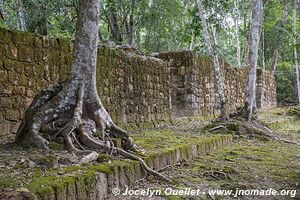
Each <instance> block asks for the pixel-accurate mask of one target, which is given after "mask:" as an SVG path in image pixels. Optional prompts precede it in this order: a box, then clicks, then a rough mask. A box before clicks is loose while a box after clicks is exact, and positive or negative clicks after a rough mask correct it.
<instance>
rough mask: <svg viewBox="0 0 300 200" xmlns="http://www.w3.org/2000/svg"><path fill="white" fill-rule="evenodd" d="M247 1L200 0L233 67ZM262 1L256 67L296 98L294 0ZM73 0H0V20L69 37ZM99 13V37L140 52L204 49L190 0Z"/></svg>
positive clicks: (147, 1) (240, 51)
mask: <svg viewBox="0 0 300 200" xmlns="http://www.w3.org/2000/svg"><path fill="white" fill-rule="evenodd" d="M251 3H252V2H251V1H250V0H243V1H242V0H214V1H209V0H205V1H204V2H203V4H204V7H205V11H206V19H207V23H208V29H209V32H210V34H211V35H212V36H214V38H215V40H216V45H217V53H218V55H219V57H220V58H222V59H224V60H226V61H227V62H228V63H230V64H231V65H235V66H238V67H244V66H246V64H247V60H248V51H249V42H248V41H249V37H250V29H251V27H250V24H251V21H250V20H251V9H252V5H251ZM263 3H264V16H263V24H262V29H261V33H260V34H261V40H260V46H259V58H258V68H263V69H268V70H271V71H273V72H274V73H275V75H276V78H277V94H278V102H282V101H295V99H296V97H295V96H296V95H295V93H296V89H295V88H296V87H295V86H296V84H295V82H296V81H295V61H296V59H295V56H294V47H298V46H299V45H297V44H298V40H299V36H298V35H299V34H298V33H299V32H300V23H299V22H300V21H299V16H298V15H299V13H300V7H299V6H298V3H299V2H298V1H297V0H296V1H295V2H294V1H290V0H264V1H263ZM76 6H77V1H76V0H51V1H50V0H0V26H1V27H5V28H8V29H12V30H15V29H16V30H23V31H28V32H32V33H35V34H40V35H48V36H50V37H60V38H67V39H73V36H74V32H75V23H76V21H77V14H76V12H77V8H76ZM294 10H297V14H296V16H295V13H296V12H293V11H294ZM298 10H299V11H298ZM100 13H101V16H100V30H99V35H100V40H101V42H102V43H115V44H118V45H120V44H122V45H123V44H124V45H132V46H134V47H136V48H138V49H139V50H140V51H142V52H144V53H145V54H151V53H152V52H162V51H170V50H172V51H173V50H182V49H190V50H193V51H196V52H198V53H200V54H202V55H206V54H207V48H206V47H205V45H204V41H203V35H202V34H203V33H202V27H201V20H200V17H199V16H198V12H197V6H196V3H195V1H194V0H103V1H102V5H101V11H100ZM294 17H296V21H295V18H294ZM294 22H296V24H294ZM294 25H295V26H294ZM295 44H296V45H295Z"/></svg>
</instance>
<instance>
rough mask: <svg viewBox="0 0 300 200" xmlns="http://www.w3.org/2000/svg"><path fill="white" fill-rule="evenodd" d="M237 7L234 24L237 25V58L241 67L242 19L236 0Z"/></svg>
mask: <svg viewBox="0 0 300 200" xmlns="http://www.w3.org/2000/svg"><path fill="white" fill-rule="evenodd" d="M234 4H235V5H234V7H235V15H236V16H235V18H234V26H235V36H236V58H237V64H238V66H239V67H241V44H240V31H239V29H240V28H239V21H240V12H239V1H238V0H235V1H234Z"/></svg>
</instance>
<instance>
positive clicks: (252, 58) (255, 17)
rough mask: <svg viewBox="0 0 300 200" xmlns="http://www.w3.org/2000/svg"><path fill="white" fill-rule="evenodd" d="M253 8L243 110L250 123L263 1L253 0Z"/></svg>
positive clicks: (253, 102)
mask: <svg viewBox="0 0 300 200" xmlns="http://www.w3.org/2000/svg"><path fill="white" fill-rule="evenodd" d="M252 6H253V7H252V20H251V43H250V48H249V57H248V65H249V71H248V79H247V85H246V95H245V105H244V108H243V110H242V116H243V117H245V118H246V119H247V120H249V121H250V120H251V119H252V112H253V107H255V103H256V101H255V92H256V69H257V59H258V48H259V40H260V28H261V22H262V18H263V17H262V14H263V2H262V0H252Z"/></svg>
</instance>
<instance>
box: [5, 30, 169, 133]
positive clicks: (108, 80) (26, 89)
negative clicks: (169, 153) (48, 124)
mask: <svg viewBox="0 0 300 200" xmlns="http://www.w3.org/2000/svg"><path fill="white" fill-rule="evenodd" d="M71 51H72V44H71V43H69V42H67V41H64V40H61V39H49V38H47V37H44V36H40V37H39V36H33V35H31V34H29V33H22V32H16V31H8V30H5V29H0V136H3V135H7V134H10V133H16V131H17V128H18V126H19V124H20V120H21V119H22V117H23V114H24V111H25V109H26V108H27V107H28V106H29V104H30V103H31V101H32V99H33V97H34V96H35V95H36V94H37V93H38V91H40V90H41V89H43V88H45V87H46V86H47V85H49V84H51V83H55V82H57V81H59V80H64V79H65V78H66V77H67V74H68V70H69V68H70V65H71V61H72V56H71ZM168 80H169V67H168V63H167V62H164V61H162V60H160V59H156V58H152V57H145V56H140V55H136V54H134V53H130V52H125V51H124V50H121V49H113V48H109V47H106V46H101V47H99V51H98V62H97V87H98V91H99V94H100V96H101V99H102V101H103V104H104V105H105V106H106V108H107V110H108V112H109V113H110V114H111V116H112V118H113V120H114V121H115V122H117V123H118V124H121V125H126V128H135V127H137V126H139V125H140V126H142V125H143V126H145V125H147V126H152V125H153V124H154V123H156V124H157V123H158V122H160V121H165V120H168V119H169V117H170V115H169V111H170V107H169V86H168ZM144 122H146V123H144Z"/></svg>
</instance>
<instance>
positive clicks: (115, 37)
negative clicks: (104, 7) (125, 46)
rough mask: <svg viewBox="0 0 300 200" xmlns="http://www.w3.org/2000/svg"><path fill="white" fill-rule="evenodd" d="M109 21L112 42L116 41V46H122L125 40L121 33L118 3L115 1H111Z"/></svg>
mask: <svg viewBox="0 0 300 200" xmlns="http://www.w3.org/2000/svg"><path fill="white" fill-rule="evenodd" d="M108 21H109V28H110V40H112V41H114V42H115V43H116V44H122V41H123V38H122V35H121V32H120V27H119V23H118V16H117V11H116V3H115V1H114V0H109V6H108Z"/></svg>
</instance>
